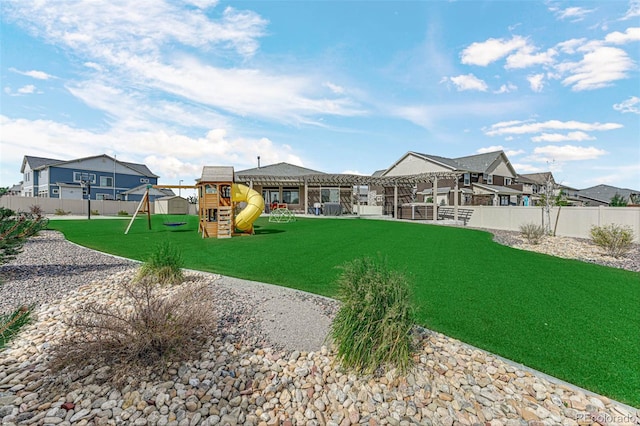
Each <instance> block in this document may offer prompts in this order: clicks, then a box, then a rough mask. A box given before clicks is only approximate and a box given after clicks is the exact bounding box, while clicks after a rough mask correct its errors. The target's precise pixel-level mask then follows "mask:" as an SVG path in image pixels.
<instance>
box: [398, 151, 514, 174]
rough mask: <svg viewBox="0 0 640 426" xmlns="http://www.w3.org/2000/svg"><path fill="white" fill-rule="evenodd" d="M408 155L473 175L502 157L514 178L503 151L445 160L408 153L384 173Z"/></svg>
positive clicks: (433, 156) (485, 170)
mask: <svg viewBox="0 0 640 426" xmlns="http://www.w3.org/2000/svg"><path fill="white" fill-rule="evenodd" d="M409 155H415V156H418V157H421V158H423V159H425V160H427V161H430V162H432V163H436V164H439V165H441V166H443V167H445V168H448V169H451V170H452V171H464V172H473V173H487V172H488V171H489V169H490V167H491V166H492V165H494V164H495V163H496V161H497V160H498V159H499V158H500V157H502V158H503V159H504V162H505V164H506V165H507V167H509V169H510V170H511V171H512V172H513V174H514V176H515V174H516V172H515V170H514V169H513V166H512V165H511V163H510V162H509V159H508V158H507V156H506V155H505V154H504V152H503V151H494V152H487V153H483V154H474V155H467V156H465V157H458V158H447V157H441V156H439V155H431V154H423V153H419V152H414V151H409V152H407V153H406V154H405V155H403V156H402V157H401V158H400V159H399V160H398V161H396V162H395V163H393V165H392V166H391V167H389V168H388V169H387V170H385V172H386V171H388V170H391V169H392V168H393V167H395V166H396V165H397V164H399V163H400V162H401V161H402V160H404V159H405V158H406V157H407V156H409Z"/></svg>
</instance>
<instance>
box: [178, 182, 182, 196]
mask: <svg viewBox="0 0 640 426" xmlns="http://www.w3.org/2000/svg"><path fill="white" fill-rule="evenodd" d="M178 185H180V186H182V179H180V180H179V181H178ZM181 195H182V188H178V197H180V196H181Z"/></svg>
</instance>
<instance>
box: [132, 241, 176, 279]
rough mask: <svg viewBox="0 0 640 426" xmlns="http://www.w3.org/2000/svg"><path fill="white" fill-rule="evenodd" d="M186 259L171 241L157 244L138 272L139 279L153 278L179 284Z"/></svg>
mask: <svg viewBox="0 0 640 426" xmlns="http://www.w3.org/2000/svg"><path fill="white" fill-rule="evenodd" d="M183 266H184V259H183V258H182V254H181V253H180V251H179V250H178V249H177V248H176V247H175V246H174V245H173V244H171V243H170V242H169V241H164V242H162V243H160V244H159V245H157V246H156V247H155V249H154V250H153V251H152V252H151V255H150V256H149V258H148V259H147V261H146V262H145V263H143V264H142V267H141V268H140V271H139V272H138V279H143V278H151V279H155V280H157V282H159V283H162V284H178V283H180V282H182V280H183V277H184V275H183V273H182V267H183Z"/></svg>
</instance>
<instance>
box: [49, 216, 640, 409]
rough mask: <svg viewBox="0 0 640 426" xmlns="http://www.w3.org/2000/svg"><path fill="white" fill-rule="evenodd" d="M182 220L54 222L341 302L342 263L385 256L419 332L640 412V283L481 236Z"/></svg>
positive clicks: (103, 240)
mask: <svg viewBox="0 0 640 426" xmlns="http://www.w3.org/2000/svg"><path fill="white" fill-rule="evenodd" d="M176 220H177V221H183V220H185V219H184V216H181V217H179V219H178V217H175V218H168V219H167V218H163V217H161V216H157V217H153V224H154V225H153V230H152V231H149V230H147V222H146V219H137V220H136V221H135V223H134V224H133V226H132V228H131V230H130V231H129V234H128V235H124V234H123V233H124V229H125V228H126V226H127V224H128V221H127V220H91V221H87V220H76V221H68V220H60V221H55V220H53V221H51V222H50V223H49V228H50V229H57V230H60V231H62V232H63V233H64V234H65V235H66V238H67V239H69V240H70V241H73V242H75V243H78V244H81V245H84V246H87V247H92V248H95V249H98V250H102V251H105V252H109V253H114V254H118V255H121V256H125V257H129V258H133V259H139V260H144V259H145V258H147V257H148V256H149V254H150V253H151V251H152V250H153V248H154V246H155V245H156V244H157V243H158V242H160V241H164V240H170V241H173V242H174V243H175V244H176V245H178V246H179V247H180V248H181V249H182V252H183V255H184V258H185V261H186V267H188V268H191V269H198V270H202V271H211V272H217V273H220V274H224V275H229V276H234V277H239V278H245V279H250V280H255V281H262V282H267V283H272V284H278V285H282V286H286V287H292V288H297V289H301V290H306V291H309V292H313V293H317V294H322V295H325V296H334V295H335V294H336V284H335V281H336V277H337V276H338V274H339V272H340V270H339V268H337V267H338V266H339V265H342V264H344V263H345V262H347V261H350V260H352V259H354V258H357V257H362V256H376V255H377V254H378V253H380V254H382V255H384V256H386V257H387V259H388V263H389V265H390V266H392V267H393V268H394V269H397V270H399V271H403V272H404V273H405V274H406V275H407V276H408V277H409V278H410V280H411V282H412V284H413V288H414V298H415V305H416V308H417V317H418V321H419V323H420V324H421V325H423V326H425V327H428V328H430V329H432V330H437V331H440V332H442V333H445V334H446V335H448V336H451V337H454V338H457V339H460V340H462V341H464V342H466V343H469V344H472V345H475V346H478V347H480V348H482V349H485V350H488V351H490V352H493V353H496V354H499V355H501V356H504V357H506V358H509V359H511V360H514V361H516V362H520V363H523V364H525V365H527V366H529V367H532V368H535V369H537V370H541V371H543V372H545V373H547V374H550V375H552V376H555V377H558V378H561V379H563V380H566V381H568V382H571V383H574V384H576V385H578V386H582V387H585V388H587V389H590V390H592V391H594V392H597V393H600V394H604V395H606V396H609V397H610V398H613V399H616V400H619V401H621V402H625V403H627V404H631V405H633V406H635V407H640V392H638V390H639V389H640V309H639V307H640V274H638V273H633V272H628V271H623V270H618V269H614V268H606V267H602V266H598V265H592V264H587V263H583V262H578V261H573V260H566V259H560V258H555V257H551V256H546V255H542V254H537V253H532V252H526V251H521V250H516V249H512V248H509V247H505V246H501V245H499V244H496V243H494V242H493V241H492V237H491V235H490V234H488V233H486V232H482V231H477V230H470V229H461V228H452V227H443V226H429V225H421V224H415V223H403V222H391V221H376V220H359V219H353V220H341V219H326V220H325V219H298V221H297V222H294V223H287V224H275V223H269V222H268V221H267V220H266V219H265V218H260V219H258V221H257V222H256V235H253V236H244V237H234V238H232V239H226V240H217V239H201V238H200V236H199V235H198V233H197V232H196V230H197V218H195V217H188V224H187V225H185V226H182V227H176V228H171V227H166V226H162V224H163V222H170V221H176Z"/></svg>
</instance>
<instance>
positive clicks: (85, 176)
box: [73, 172, 96, 184]
mask: <svg viewBox="0 0 640 426" xmlns="http://www.w3.org/2000/svg"><path fill="white" fill-rule="evenodd" d="M87 180H88V181H89V183H92V184H95V183H96V175H95V174H94V173H87V172H73V181H74V182H82V181H87Z"/></svg>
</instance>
